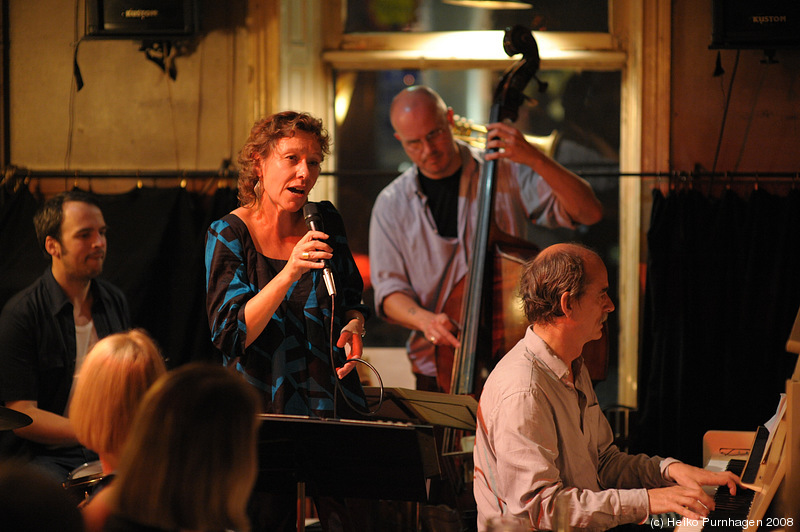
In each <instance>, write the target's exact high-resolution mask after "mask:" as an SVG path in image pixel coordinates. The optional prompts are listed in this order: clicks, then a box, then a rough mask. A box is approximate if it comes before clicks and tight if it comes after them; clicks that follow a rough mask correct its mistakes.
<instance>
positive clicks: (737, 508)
mask: <svg viewBox="0 0 800 532" xmlns="http://www.w3.org/2000/svg"><path fill="white" fill-rule="evenodd" d="M745 464H746V461H745V460H736V459H734V460H730V461H729V462H728V466H727V467H726V471H731V472H732V473H734V474H736V475H740V474H741V473H742V470H744V467H745ZM754 497H755V492H754V491H753V490H749V489H746V488H742V487H741V486H737V489H736V495H731V491H730V490H729V489H728V486H720V487H718V488H717V491H716V493H715V494H714V505H715V509H714V510H713V511H712V512H710V513H709V514H708V522H707V523H706V525H705V526H703V532H711V531H712V530H713V531H714V532H741V531H742V527H735V526H720V523H730V522H740V521H744V520H745V519H747V515H748V514H749V513H750V506H752V504H753V498H754Z"/></svg>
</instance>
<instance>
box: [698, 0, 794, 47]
mask: <svg viewBox="0 0 800 532" xmlns="http://www.w3.org/2000/svg"><path fill="white" fill-rule="evenodd" d="M712 9H713V28H712V32H711V46H709V48H712V49H718V48H724V49H741V48H762V49H774V48H800V2H798V1H797V0H759V1H758V2H754V1H753V0H713V6H712Z"/></svg>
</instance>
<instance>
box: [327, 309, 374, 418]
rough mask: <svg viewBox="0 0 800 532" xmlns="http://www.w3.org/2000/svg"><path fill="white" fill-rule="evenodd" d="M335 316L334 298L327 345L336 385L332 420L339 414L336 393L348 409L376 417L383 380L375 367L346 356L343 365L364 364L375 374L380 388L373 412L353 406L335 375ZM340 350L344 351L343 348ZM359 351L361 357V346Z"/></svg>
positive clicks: (360, 359)
mask: <svg viewBox="0 0 800 532" xmlns="http://www.w3.org/2000/svg"><path fill="white" fill-rule="evenodd" d="M335 315H336V298H335V297H331V327H330V331H329V338H328V344H329V352H330V357H331V370H332V371H333V378H334V383H335V384H336V386H335V389H334V392H333V417H334V418H338V417H339V414H338V409H339V406H338V403H339V401H338V400H339V394H337V393H336V392H337V391H338V392H339V393H340V394H341V395H342V398H344V400H345V402H346V403H347V405H348V406H349V407H350V408H352V409H353V411H354V412H357V413H359V414H361V415H364V416H367V417H372V416H376V415H377V414H378V412H379V411H380V409H381V406H383V395H384V389H383V379H382V378H381V374H380V373H379V372H378V370H377V369H376V368H375V366H373V365H372V364H370V363H369V362H367V361H366V360H364V359H363V358H351V359H346V356H347V355H346V354H345V359H346V361H345V364H348V363H350V362H359V363H361V364H364V365H365V366H367V367H368V368H369V369H371V370H372V372H373V373H374V374H375V376H376V377H377V378H378V383H379V388H380V395H379V396H378V406H377V407H376V408H375V410H370V409H369V406H367V408H366V410H362V409H361V407H358V406H356V405H355V404H353V402H352V401H350V399H349V398H348V397H347V394H346V393H345V390H344V387H343V386H342V380H341V379H340V378H339V375H338V374H337V373H336V362H335V360H334V356H333V354H334V349H333V323H334V321H335V320H334V316H335ZM351 334H352V333H351ZM342 349H343V350H344V347H343V348H342ZM361 349H362V352H361V354H362V356H363V354H364V352H363V349H364V346H363V344H362V346H361ZM356 374H358V372H356ZM365 398H366V396H365Z"/></svg>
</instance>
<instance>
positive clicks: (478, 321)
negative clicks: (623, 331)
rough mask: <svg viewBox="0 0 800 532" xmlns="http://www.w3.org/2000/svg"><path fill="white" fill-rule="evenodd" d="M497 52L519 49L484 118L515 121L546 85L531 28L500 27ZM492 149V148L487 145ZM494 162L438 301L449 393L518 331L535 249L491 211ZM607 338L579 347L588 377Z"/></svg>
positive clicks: (481, 370) (602, 363) (462, 389)
mask: <svg viewBox="0 0 800 532" xmlns="http://www.w3.org/2000/svg"><path fill="white" fill-rule="evenodd" d="M503 49H504V51H505V52H506V54H507V55H509V56H513V55H517V54H520V53H521V54H522V58H521V59H520V60H518V61H516V62H515V63H514V64H513V65H512V66H511V67H509V69H508V70H506V71H505V72H504V73H503V75H502V77H501V79H500V82H499V83H498V85H497V87H496V89H495V93H494V96H493V101H492V107H491V110H490V115H489V123H494V122H502V121H503V120H509V121H511V122H514V121H516V119H517V117H518V112H519V107H520V106H521V105H522V104H523V103H524V102H525V100H526V98H527V97H526V96H525V94H524V90H525V88H526V86H527V85H528V83H529V82H530V81H531V80H532V79H535V80H536V81H537V83H538V90H539V92H544V91H545V90H546V89H547V84H546V83H545V82H544V81H542V80H540V79H539V78H538V77H537V76H536V73H537V71H538V70H539V63H540V58H539V49H538V46H537V44H536V40H535V39H534V37H533V34H532V33H531V31H530V30H529V29H527V28H525V27H524V26H520V25H517V26H514V27H512V28H508V29H506V31H505V34H504V38H503ZM490 151H496V148H490ZM497 163H498V160H489V161H485V162H484V165H483V169H482V172H481V177H480V181H479V183H478V190H477V196H476V203H477V210H478V212H477V222H476V228H475V234H474V238H473V247H472V250H473V253H472V256H471V257H470V259H469V270H468V272H467V275H466V276H465V277H464V278H463V279H462V280H461V281H460V282H459V283H458V284H457V285H456V287H455V289H454V290H453V294H452V295H451V297H450V298H448V300H447V301H446V302H445V307H444V309H443V311H444V312H445V313H446V314H447V315H448V316H457V315H460V316H461V319H460V321H459V323H460V324H461V332H460V335H459V343H460V345H459V347H458V348H457V349H455V350H453V349H452V348H447V347H443V346H438V347H437V351H436V363H437V375H439V376H440V377H439V378H440V382H439V384H440V386H441V387H442V389H444V390H445V391H448V392H449V393H452V394H472V395H474V396H475V397H476V398H477V397H478V396H479V395H480V391H481V388H482V386H483V382H484V381H485V380H486V377H488V374H489V372H490V371H491V369H492V368H493V367H494V365H495V364H496V362H497V361H498V360H499V359H500V358H501V357H502V356H503V355H504V354H505V353H507V352H508V351H509V350H510V349H511V347H513V346H514V344H516V343H517V342H518V341H519V340H520V339H521V338H522V337H523V336H524V334H525V329H526V328H527V326H528V323H527V320H526V319H525V316H524V314H523V312H522V310H521V305H520V303H519V299H518V297H517V290H518V285H519V278H520V273H521V269H522V265H523V264H524V263H525V262H526V261H528V260H530V259H531V258H533V257H534V256H535V255H536V254H537V253H538V251H539V249H538V248H537V247H536V246H535V245H534V244H532V243H531V242H528V241H526V240H523V239H521V238H517V237H514V236H512V235H509V234H506V233H504V232H503V231H501V230H500V228H499V227H498V226H497V224H496V222H495V216H494V212H493V210H494V209H493V207H494V194H495V188H496V187H495V185H496V181H495V179H496V175H497ZM607 355H608V335H607V331H606V330H605V329H604V333H603V336H602V338H600V339H599V340H595V341H593V342H590V343H589V344H587V345H586V347H585V348H584V351H583V356H584V359H585V361H586V364H587V367H588V369H589V372H590V375H592V378H593V379H595V380H600V379H603V378H605V371H606V368H607V360H608V356H607Z"/></svg>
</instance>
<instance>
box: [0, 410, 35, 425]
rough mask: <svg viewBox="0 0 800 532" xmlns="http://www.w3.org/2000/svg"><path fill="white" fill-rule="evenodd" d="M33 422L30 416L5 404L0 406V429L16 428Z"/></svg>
mask: <svg viewBox="0 0 800 532" xmlns="http://www.w3.org/2000/svg"><path fill="white" fill-rule="evenodd" d="M31 423H33V420H32V419H31V418H30V416H27V415H25V414H23V413H22V412H17V411H16V410H12V409H10V408H6V407H5V406H0V430H14V429H18V428H20V427H25V426H28V425H30V424H31Z"/></svg>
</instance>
